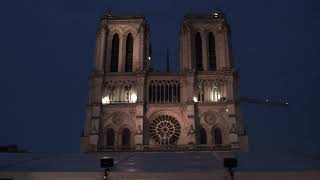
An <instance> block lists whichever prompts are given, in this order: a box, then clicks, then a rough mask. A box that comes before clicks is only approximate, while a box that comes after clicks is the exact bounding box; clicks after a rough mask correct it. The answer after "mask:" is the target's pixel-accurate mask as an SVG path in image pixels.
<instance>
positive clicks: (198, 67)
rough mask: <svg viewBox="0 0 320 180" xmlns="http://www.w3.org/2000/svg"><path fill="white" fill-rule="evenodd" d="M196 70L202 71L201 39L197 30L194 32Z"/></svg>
mask: <svg viewBox="0 0 320 180" xmlns="http://www.w3.org/2000/svg"><path fill="white" fill-rule="evenodd" d="M195 45H196V47H195V48H196V49H195V50H196V52H195V53H196V54H195V55H196V70H198V71H202V70H203V66H202V40H201V35H200V33H199V32H198V33H197V34H196V43H195Z"/></svg>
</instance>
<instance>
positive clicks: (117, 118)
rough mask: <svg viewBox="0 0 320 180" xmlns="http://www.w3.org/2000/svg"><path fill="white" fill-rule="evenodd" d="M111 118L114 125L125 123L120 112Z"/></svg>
mask: <svg viewBox="0 0 320 180" xmlns="http://www.w3.org/2000/svg"><path fill="white" fill-rule="evenodd" d="M111 118H112V123H113V124H115V125H120V124H122V123H123V121H124V118H123V117H122V115H121V113H120V112H116V113H113V114H112V117H111Z"/></svg>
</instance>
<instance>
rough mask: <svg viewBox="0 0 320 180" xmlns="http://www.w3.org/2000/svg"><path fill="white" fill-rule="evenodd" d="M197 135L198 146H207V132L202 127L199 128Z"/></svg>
mask: <svg viewBox="0 0 320 180" xmlns="http://www.w3.org/2000/svg"><path fill="white" fill-rule="evenodd" d="M199 134H200V144H207V132H206V130H205V129H204V128H203V127H202V126H201V127H200V133H199Z"/></svg>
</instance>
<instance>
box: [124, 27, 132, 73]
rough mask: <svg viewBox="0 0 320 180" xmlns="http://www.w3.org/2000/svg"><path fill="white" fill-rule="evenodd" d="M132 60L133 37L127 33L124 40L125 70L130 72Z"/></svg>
mask: <svg viewBox="0 0 320 180" xmlns="http://www.w3.org/2000/svg"><path fill="white" fill-rule="evenodd" d="M132 60H133V38H132V34H131V33H129V34H128V36H127V41H126V64H125V72H132Z"/></svg>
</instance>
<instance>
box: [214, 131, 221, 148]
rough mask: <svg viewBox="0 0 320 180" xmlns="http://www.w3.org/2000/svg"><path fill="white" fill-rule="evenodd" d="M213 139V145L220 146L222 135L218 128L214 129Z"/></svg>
mask: <svg viewBox="0 0 320 180" xmlns="http://www.w3.org/2000/svg"><path fill="white" fill-rule="evenodd" d="M213 139H214V142H213V143H214V144H215V145H220V144H222V133H221V129H220V128H215V129H214V130H213Z"/></svg>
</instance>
